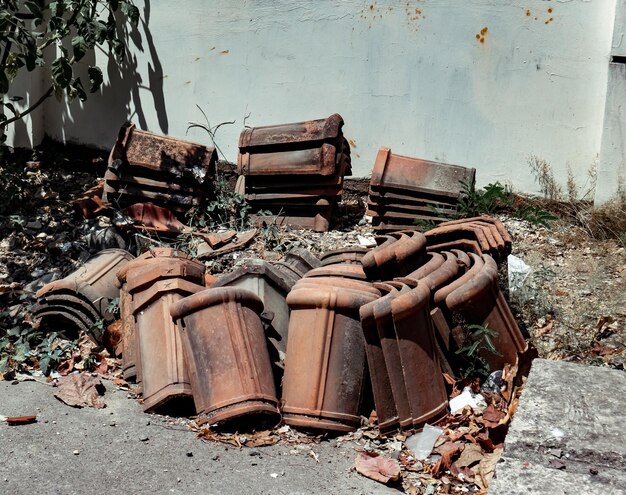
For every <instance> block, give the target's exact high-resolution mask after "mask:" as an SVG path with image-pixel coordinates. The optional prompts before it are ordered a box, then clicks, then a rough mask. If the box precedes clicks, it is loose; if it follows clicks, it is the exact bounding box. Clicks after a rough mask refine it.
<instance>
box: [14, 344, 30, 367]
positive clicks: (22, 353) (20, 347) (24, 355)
mask: <svg viewBox="0 0 626 495" xmlns="http://www.w3.org/2000/svg"><path fill="white" fill-rule="evenodd" d="M29 354H30V347H29V345H28V344H27V343H26V342H21V343H18V344H15V354H14V355H13V360H14V361H16V362H18V363H23V362H24V361H26V360H27V359H28V355H29Z"/></svg>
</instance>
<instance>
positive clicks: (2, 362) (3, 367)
mask: <svg viewBox="0 0 626 495" xmlns="http://www.w3.org/2000/svg"><path fill="white" fill-rule="evenodd" d="M8 368H9V356H4V357H3V358H2V359H0V373H5V372H6V371H7V369H8Z"/></svg>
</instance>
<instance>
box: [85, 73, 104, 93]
mask: <svg viewBox="0 0 626 495" xmlns="http://www.w3.org/2000/svg"><path fill="white" fill-rule="evenodd" d="M87 74H88V75H89V92H90V93H95V92H96V91H98V90H99V89H100V86H101V85H102V71H101V70H100V67H96V66H90V67H89V69H87Z"/></svg>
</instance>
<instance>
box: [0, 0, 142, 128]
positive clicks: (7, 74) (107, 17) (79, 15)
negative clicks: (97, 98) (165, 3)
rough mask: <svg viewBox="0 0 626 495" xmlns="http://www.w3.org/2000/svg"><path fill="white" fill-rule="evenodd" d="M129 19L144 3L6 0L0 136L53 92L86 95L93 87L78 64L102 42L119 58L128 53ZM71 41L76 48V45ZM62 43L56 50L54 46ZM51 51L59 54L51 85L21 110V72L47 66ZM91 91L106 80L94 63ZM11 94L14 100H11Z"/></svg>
mask: <svg viewBox="0 0 626 495" xmlns="http://www.w3.org/2000/svg"><path fill="white" fill-rule="evenodd" d="M125 21H129V22H130V23H131V24H132V25H137V23H138V22H139V9H138V8H137V7H136V6H135V5H134V4H133V2H132V0H57V1H53V2H46V1H44V0H36V1H26V2H24V1H19V0H3V1H2V2H1V3H0V97H1V98H2V101H3V106H4V109H5V110H8V111H9V112H10V114H11V115H9V116H7V115H6V114H5V113H4V112H0V136H2V139H3V140H4V132H3V131H4V129H5V128H6V126H7V125H8V124H10V123H11V122H14V121H15V120H18V119H20V118H22V117H23V116H24V115H26V114H28V113H30V112H31V111H32V110H33V109H34V108H36V107H37V106H39V105H40V104H41V103H42V101H44V100H45V99H46V98H47V97H49V96H51V95H52V94H55V95H56V96H57V98H59V99H60V98H61V97H62V95H63V93H65V94H67V96H68V97H69V98H70V100H73V99H75V98H78V99H80V100H85V99H86V98H87V92H86V91H85V87H84V85H83V82H82V81H81V78H80V76H77V74H76V73H75V70H74V69H75V66H76V64H77V63H78V62H80V61H81V60H82V59H83V58H84V57H85V56H86V55H87V54H88V53H90V52H92V51H93V50H94V49H95V47H96V46H102V45H105V44H106V45H108V48H109V50H110V51H111V52H112V53H113V54H114V56H115V57H116V59H117V61H118V63H119V62H121V60H122V59H123V57H124V53H125V49H126V45H125V43H124V39H123V38H122V37H121V36H120V33H119V29H118V26H119V25H120V23H122V22H125ZM70 46H71V51H70ZM54 49H56V51H55V50H54ZM46 53H48V54H49V55H52V56H54V57H55V58H54V60H52V62H51V63H50V66H49V69H50V71H49V78H50V79H49V83H50V84H49V85H46V86H47V87H48V89H47V90H46V91H45V92H44V93H43V94H42V95H41V96H40V98H39V99H37V97H36V95H34V97H33V98H32V100H33V101H34V100H36V101H34V103H33V104H32V105H31V106H30V107H29V108H28V109H26V110H24V111H22V112H20V111H19V110H18V109H17V108H16V107H15V105H14V102H15V101H19V100H21V99H22V97H21V96H19V95H16V94H14V93H15V92H17V91H19V89H16V88H14V86H13V83H14V82H15V79H16V77H17V76H18V74H20V73H21V72H23V71H24V70H26V71H27V72H33V71H35V70H37V69H42V68H45V67H46V65H47V64H46V57H44V55H45V54H46ZM87 74H88V77H89V91H90V92H91V93H94V92H96V91H98V89H99V88H100V86H101V84H102V80H103V76H102V70H101V69H100V68H99V67H98V66H89V67H88V69H87ZM6 100H8V101H6Z"/></svg>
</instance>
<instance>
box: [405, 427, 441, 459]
mask: <svg viewBox="0 0 626 495" xmlns="http://www.w3.org/2000/svg"><path fill="white" fill-rule="evenodd" d="M442 433H443V430H442V429H441V428H437V427H436V426H431V425H429V424H428V423H426V424H425V425H424V429H423V430H422V431H421V432H419V433H416V434H415V435H412V436H411V437H409V438H407V440H406V441H405V442H404V444H405V445H406V448H407V449H409V450H410V451H411V452H413V457H415V458H416V459H417V460H418V461H423V460H424V459H426V458H427V457H428V456H429V455H430V454H431V452H432V451H433V447H434V446H435V442H436V441H437V439H438V438H439V435H441V434H442Z"/></svg>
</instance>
